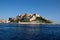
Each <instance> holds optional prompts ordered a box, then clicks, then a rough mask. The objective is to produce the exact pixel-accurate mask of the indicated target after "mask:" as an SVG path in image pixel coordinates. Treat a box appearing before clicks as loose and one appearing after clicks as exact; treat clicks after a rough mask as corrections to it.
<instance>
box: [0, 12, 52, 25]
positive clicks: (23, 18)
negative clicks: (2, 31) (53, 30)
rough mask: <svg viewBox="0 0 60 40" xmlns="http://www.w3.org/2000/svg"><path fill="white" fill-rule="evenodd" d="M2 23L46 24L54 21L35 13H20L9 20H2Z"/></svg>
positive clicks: (0, 21)
mask: <svg viewBox="0 0 60 40" xmlns="http://www.w3.org/2000/svg"><path fill="white" fill-rule="evenodd" d="M0 23H19V24H46V23H52V21H50V20H48V19H45V18H43V17H42V16H40V15H38V14H36V13H34V14H28V13H25V14H19V15H17V16H16V17H14V18H9V19H8V20H0Z"/></svg>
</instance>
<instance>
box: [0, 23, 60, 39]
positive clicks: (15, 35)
mask: <svg viewBox="0 0 60 40" xmlns="http://www.w3.org/2000/svg"><path fill="white" fill-rule="evenodd" d="M0 40H60V25H47V24H45V25H33V24H30V25H27V24H25V25H24V24H21V25H20V24H0Z"/></svg>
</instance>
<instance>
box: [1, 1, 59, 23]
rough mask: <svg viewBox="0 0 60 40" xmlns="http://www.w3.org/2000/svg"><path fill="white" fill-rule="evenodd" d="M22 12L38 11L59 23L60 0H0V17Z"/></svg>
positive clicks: (12, 15) (14, 15)
mask: <svg viewBox="0 0 60 40" xmlns="http://www.w3.org/2000/svg"><path fill="white" fill-rule="evenodd" d="M23 13H38V14H39V15H41V16H43V17H45V18H47V19H49V20H52V21H54V22H56V23H60V0H0V19H8V18H9V17H16V16H17V15H18V14H23Z"/></svg>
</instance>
